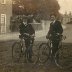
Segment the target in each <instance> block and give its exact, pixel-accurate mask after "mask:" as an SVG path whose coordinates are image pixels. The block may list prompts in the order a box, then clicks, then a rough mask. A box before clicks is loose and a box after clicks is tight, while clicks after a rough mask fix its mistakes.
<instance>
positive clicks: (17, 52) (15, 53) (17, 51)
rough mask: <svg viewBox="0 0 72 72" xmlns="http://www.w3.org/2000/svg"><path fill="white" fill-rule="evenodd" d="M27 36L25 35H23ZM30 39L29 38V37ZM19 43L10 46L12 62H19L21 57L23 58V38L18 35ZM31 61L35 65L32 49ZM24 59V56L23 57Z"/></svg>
mask: <svg viewBox="0 0 72 72" xmlns="http://www.w3.org/2000/svg"><path fill="white" fill-rule="evenodd" d="M25 35H27V34H25ZM29 38H31V37H29ZM19 39H20V40H19V41H16V42H14V43H13V45H12V60H13V62H19V61H20V59H21V57H23V56H24V55H25V50H26V47H25V43H24V37H23V36H21V35H19ZM32 50H33V51H32V61H33V64H35V63H36V61H37V55H36V54H35V53H34V49H33V48H32ZM24 57H25V56H24Z"/></svg>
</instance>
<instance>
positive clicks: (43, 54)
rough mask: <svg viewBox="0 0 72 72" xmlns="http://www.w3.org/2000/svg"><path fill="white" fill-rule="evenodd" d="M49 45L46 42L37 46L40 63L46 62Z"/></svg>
mask: <svg viewBox="0 0 72 72" xmlns="http://www.w3.org/2000/svg"><path fill="white" fill-rule="evenodd" d="M49 49H50V48H49V46H48V45H47V43H42V44H41V45H40V46H39V53H38V54H39V62H40V63H46V62H47V60H48V58H49V51H50V50H49Z"/></svg>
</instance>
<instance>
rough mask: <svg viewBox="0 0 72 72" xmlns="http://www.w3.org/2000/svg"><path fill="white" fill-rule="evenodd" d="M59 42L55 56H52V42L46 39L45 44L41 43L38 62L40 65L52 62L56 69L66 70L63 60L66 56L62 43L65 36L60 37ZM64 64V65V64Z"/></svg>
mask: <svg viewBox="0 0 72 72" xmlns="http://www.w3.org/2000/svg"><path fill="white" fill-rule="evenodd" d="M60 37H61V38H60V41H59V46H58V50H57V51H56V53H55V55H53V54H52V48H53V47H52V41H51V39H48V41H47V42H46V43H41V44H40V46H39V53H38V56H39V62H40V63H41V64H45V63H46V62H47V61H51V62H52V61H53V60H54V63H55V64H56V66H57V67H59V68H61V69H63V68H67V67H66V63H67V62H65V60H66V58H68V56H67V55H68V54H67V53H66V52H65V51H64V50H65V48H64V47H63V43H62V41H63V40H65V39H66V36H63V35H60ZM57 57H58V59H57ZM64 62H65V64H64Z"/></svg>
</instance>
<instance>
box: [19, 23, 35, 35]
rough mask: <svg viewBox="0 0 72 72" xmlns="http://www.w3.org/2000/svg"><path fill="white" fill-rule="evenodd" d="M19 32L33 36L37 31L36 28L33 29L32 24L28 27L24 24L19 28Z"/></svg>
mask: <svg viewBox="0 0 72 72" xmlns="http://www.w3.org/2000/svg"><path fill="white" fill-rule="evenodd" d="M19 29H20V30H19V31H20V34H24V33H28V34H30V35H32V34H35V30H34V28H33V27H32V25H31V24H28V25H27V26H25V25H24V24H23V23H22V24H21V25H20V26H19Z"/></svg>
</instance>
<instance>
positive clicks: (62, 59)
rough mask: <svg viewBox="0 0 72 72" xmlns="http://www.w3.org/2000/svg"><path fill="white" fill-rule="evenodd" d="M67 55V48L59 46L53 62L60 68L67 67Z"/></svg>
mask: <svg viewBox="0 0 72 72" xmlns="http://www.w3.org/2000/svg"><path fill="white" fill-rule="evenodd" d="M58 54H59V57H58V58H59V59H57V55H58ZM68 59H69V56H68V50H67V48H65V47H63V46H61V48H59V50H58V51H57V52H56V54H55V63H56V65H57V66H58V67H59V68H61V69H67V68H69V64H70V63H69V62H68Z"/></svg>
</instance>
